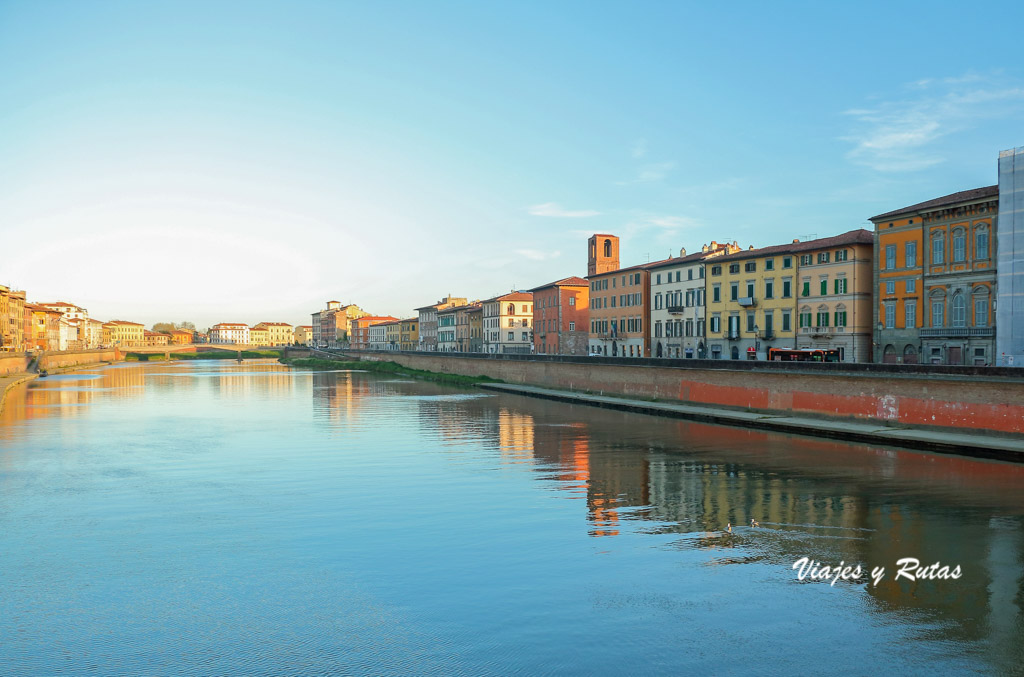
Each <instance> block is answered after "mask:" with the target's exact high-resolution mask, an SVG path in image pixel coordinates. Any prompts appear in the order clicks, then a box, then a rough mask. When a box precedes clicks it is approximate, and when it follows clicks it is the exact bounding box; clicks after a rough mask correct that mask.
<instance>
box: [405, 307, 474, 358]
mask: <svg viewBox="0 0 1024 677" xmlns="http://www.w3.org/2000/svg"><path fill="white" fill-rule="evenodd" d="M467 303H468V301H467V300H466V299H465V298H457V297H453V296H451V295H448V296H446V297H444V298H443V299H441V300H440V301H438V302H437V303H435V304H433V305H429V306H423V307H422V308H417V309H416V312H417V313H419V318H418V319H419V349H420V350H426V351H435V350H437V311H439V310H444V309H446V308H451V307H452V306H464V305H466V304H467Z"/></svg>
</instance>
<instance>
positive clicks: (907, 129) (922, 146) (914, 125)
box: [842, 74, 1024, 172]
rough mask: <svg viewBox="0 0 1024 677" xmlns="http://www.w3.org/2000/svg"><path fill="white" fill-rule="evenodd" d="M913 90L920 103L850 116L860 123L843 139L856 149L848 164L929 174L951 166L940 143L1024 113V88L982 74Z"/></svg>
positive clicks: (890, 104) (924, 83) (920, 84)
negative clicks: (930, 169) (987, 122)
mask: <svg viewBox="0 0 1024 677" xmlns="http://www.w3.org/2000/svg"><path fill="white" fill-rule="evenodd" d="M967 86H970V87H967ZM908 89H910V90H912V91H913V93H914V95H915V96H914V97H911V98H904V99H901V100H895V101H885V102H882V103H880V104H878V105H877V106H874V107H873V108H853V109H850V110H847V111H845V112H844V115H846V116H848V117H851V118H853V119H854V120H855V121H856V123H855V124H856V130H855V131H853V132H852V133H851V134H849V135H847V136H844V137H842V139H843V140H844V141H849V142H850V143H852V144H853V145H854V147H853V149H852V150H850V151H849V152H848V153H847V158H848V159H850V160H852V161H853V162H856V163H858V164H863V165H866V166H868V167H871V168H873V169H876V170H878V171H884V172H898V171H914V170H919V169H924V168H926V167H931V166H933V165H937V164H940V163H942V162H944V161H945V158H944V157H943V156H942V155H941V154H940V153H938V151H937V150H936V149H935V143H936V141H938V140H939V139H941V138H943V137H946V136H948V135H950V134H956V133H958V132H962V131H966V130H968V129H971V128H974V127H977V126H978V125H980V124H982V123H983V121H985V120H992V119H1000V118H1007V117H1012V116H1019V115H1021V114H1022V113H1024V87H1021V86H1018V85H1014V84H1007V83H1005V82H995V81H993V80H988V79H985V78H982V77H981V76H978V75H976V74H967V75H964V76H960V77H950V78H940V79H925V80H918V81H916V82H913V83H910V84H909V85H908Z"/></svg>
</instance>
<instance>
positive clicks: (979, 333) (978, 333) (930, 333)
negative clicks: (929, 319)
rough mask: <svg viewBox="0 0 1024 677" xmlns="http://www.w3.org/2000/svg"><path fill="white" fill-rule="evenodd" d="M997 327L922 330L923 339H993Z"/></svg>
mask: <svg viewBox="0 0 1024 677" xmlns="http://www.w3.org/2000/svg"><path fill="white" fill-rule="evenodd" d="M995 335H996V329H995V327H927V328H924V329H922V330H921V338H992V337H993V336H995Z"/></svg>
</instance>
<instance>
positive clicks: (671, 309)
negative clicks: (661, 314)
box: [665, 306, 686, 315]
mask: <svg viewBox="0 0 1024 677" xmlns="http://www.w3.org/2000/svg"><path fill="white" fill-rule="evenodd" d="M665 310H667V311H668V312H669V313H671V314H674V315H678V314H679V313H682V312H683V311H685V310H686V306H665Z"/></svg>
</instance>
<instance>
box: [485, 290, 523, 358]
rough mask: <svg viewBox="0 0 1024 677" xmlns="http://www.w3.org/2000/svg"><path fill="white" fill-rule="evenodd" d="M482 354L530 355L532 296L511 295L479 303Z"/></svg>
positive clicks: (513, 293) (520, 293)
mask: <svg viewBox="0 0 1024 677" xmlns="http://www.w3.org/2000/svg"><path fill="white" fill-rule="evenodd" d="M481 306H482V307H483V310H482V321H483V332H484V336H483V349H484V352H485V353H518V354H527V355H528V354H530V353H532V352H533V294H532V293H530V292H512V293H510V294H502V295H501V296H496V297H494V298H492V299H487V300H486V301H483V302H481Z"/></svg>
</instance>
